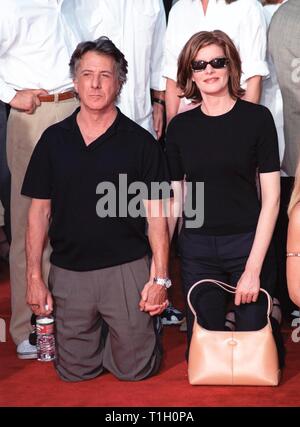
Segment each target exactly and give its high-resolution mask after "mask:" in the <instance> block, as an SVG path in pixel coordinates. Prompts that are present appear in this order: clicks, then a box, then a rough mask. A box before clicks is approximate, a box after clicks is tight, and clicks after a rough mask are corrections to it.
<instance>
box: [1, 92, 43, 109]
mask: <svg viewBox="0 0 300 427" xmlns="http://www.w3.org/2000/svg"><path fill="white" fill-rule="evenodd" d="M40 95H49V93H48V92H47V91H46V90H44V89H24V90H19V91H17V93H16V95H15V96H14V97H13V99H12V100H11V101H10V103H9V105H10V106H11V107H12V108H15V109H16V110H20V111H24V112H25V113H27V114H33V113H34V111H35V109H36V108H37V107H39V106H40V105H41V101H40V99H39V96H40Z"/></svg>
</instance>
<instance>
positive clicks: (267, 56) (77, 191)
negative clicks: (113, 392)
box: [0, 0, 300, 381]
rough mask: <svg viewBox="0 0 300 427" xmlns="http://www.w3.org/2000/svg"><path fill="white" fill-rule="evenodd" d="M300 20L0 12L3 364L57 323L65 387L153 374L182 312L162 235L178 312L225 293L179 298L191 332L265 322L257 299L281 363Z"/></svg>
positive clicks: (210, 1) (82, 5) (292, 294)
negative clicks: (6, 340)
mask: <svg viewBox="0 0 300 427" xmlns="http://www.w3.org/2000/svg"><path fill="white" fill-rule="evenodd" d="M299 19H300V4H299V1H298V0H286V1H284V0H278V1H276V0H275V1H274V0H269V1H267V0H266V1H265V2H264V5H262V4H261V2H260V1H258V0H177V1H173V2H172V1H164V2H163V1H162V0H114V1H110V0H88V1H87V0H47V1H46V2H38V1H32V0H11V1H10V2H8V3H7V5H6V6H5V8H4V9H3V13H2V14H1V15H0V39H1V40H2V43H1V44H0V100H1V104H0V108H1V109H0V138H1V141H0V200H1V202H2V210H1V211H2V212H3V214H1V215H0V226H1V227H0V256H1V257H2V258H3V259H6V260H7V259H8V251H9V265H10V281H11V303H12V316H11V322H10V333H11V336H12V338H13V340H14V342H15V344H16V349H17V355H18V357H20V358H22V359H34V358H36V357H37V350H36V345H35V342H34V337H33V335H32V325H31V323H32V322H31V318H32V314H34V315H35V316H47V315H50V314H51V313H54V316H55V320H56V341H57V357H56V360H55V367H56V370H57V372H58V375H59V376H60V377H61V378H62V379H64V380H66V381H79V380H84V379H90V378H93V377H95V376H97V375H99V374H100V373H101V372H103V370H108V371H110V372H111V373H113V374H114V375H115V376H116V377H117V378H119V379H122V380H131V381H136V380H141V379H144V378H146V377H148V376H150V375H153V374H155V373H156V372H158V370H159V367H160V362H161V359H162V356H163V352H162V347H161V342H160V335H161V329H162V323H165V324H168V323H172V321H174V322H177V323H180V322H181V321H182V317H183V315H182V314H181V313H180V312H179V311H178V310H177V309H176V308H172V306H171V305H170V299H171V300H172V282H171V280H170V275H172V272H169V252H170V245H171V242H172V240H173V241H174V240H176V243H177V245H178V251H179V256H180V265H181V276H182V285H183V298H184V299H185V303H186V296H187V293H188V291H189V289H190V288H191V286H192V285H193V284H194V283H195V282H196V281H198V280H201V279H215V280H221V281H223V282H227V283H229V284H230V285H232V286H235V287H236V294H235V298H234V302H233V303H231V304H230V302H229V301H228V299H227V296H226V294H225V293H224V291H223V290H220V289H219V288H216V287H215V286H214V285H212V284H210V285H204V286H202V287H201V289H200V290H198V291H197V292H195V293H193V295H192V301H193V306H194V307H195V309H196V313H197V320H198V322H199V323H200V324H201V325H203V326H204V327H205V328H207V329H210V330H226V328H228V322H226V316H227V313H228V311H229V310H230V312H231V314H233V316H231V318H230V323H231V326H230V328H234V329H236V330H242V331H245V330H247V331H248V330H258V329H260V328H262V327H263V326H264V324H265V322H266V319H265V313H266V301H265V299H264V297H263V296H259V289H260V287H263V288H264V289H266V290H268V292H269V293H270V294H271V295H272V296H273V298H274V299H273V301H274V310H273V320H272V325H273V330H274V337H275V341H276V344H277V347H278V352H279V358H280V364H281V366H283V364H284V348H283V342H282V337H281V335H280V316H281V314H282V315H283V317H284V318H285V319H289V316H290V315H291V312H292V309H293V304H294V303H295V304H297V305H299V304H300V266H299V262H300V259H299V258H300V230H299V227H300V225H299V224H300V213H299V212H300V209H299V202H300V190H299V188H300V187H299V175H300V168H299V167H298V172H297V164H298V159H299V151H300V117H299V116H300V95H299V93H300V92H299V82H300V78H299V69H300V62H299V61H300V60H299V58H300V51H299V44H298V43H297V40H299V36H300V34H299V31H300V29H299V25H298V22H299ZM295 176H296V180H295V185H294V178H295ZM124 177H125V178H124ZM122 179H123V180H124V179H125V181H126V182H125V183H124V181H122ZM200 183H204V186H203V187H202V186H201V185H199V184H200ZM108 184H109V185H108ZM137 184H139V186H140V187H139V188H143V192H142V193H143V194H142V196H141V195H140V197H138V195H137V194H136V192H134V191H133V189H136V188H137V187H138V185H137ZM156 184H157V185H158V186H159V187H160V189H161V188H163V189H164V190H163V191H157V192H155V191H153V188H154V187H155V185H156ZM293 187H294V190H293V193H292V197H291V199H290V195H291V191H292V188H293ZM202 189H203V194H201V191H202ZM125 193H126V194H125ZM201 196H203V197H201ZM124 200H125V208H126V209H125V211H126V212H125V211H124V206H123V201H124ZM289 203H290V206H289V209H288V204H289ZM134 206H135V208H133V207H134ZM166 206H167V207H168V208H169V212H168V215H166ZM200 208H203V218H202V221H200V223H199V221H198V220H197V219H199V218H196V217H197V213H198V212H197V210H199V209H200ZM137 211H138V213H137ZM288 215H289V217H290V224H289V228H288ZM176 234H178V236H177V237H176V238H175V235H176ZM287 234H288V240H287ZM173 238H175V239H173ZM286 244H287V247H286ZM286 256H287V260H288V261H287V271H286ZM279 307H280V309H279ZM276 308H277V310H276ZM172 310H173V311H172ZM280 310H281V311H282V313H281V311H280ZM185 315H186V321H187V354H188V348H189V343H190V340H191V336H192V327H193V316H192V314H191V312H190V310H189V308H188V307H187V306H186V309H185ZM32 337H33V338H32ZM83 343H84V345H83Z"/></svg>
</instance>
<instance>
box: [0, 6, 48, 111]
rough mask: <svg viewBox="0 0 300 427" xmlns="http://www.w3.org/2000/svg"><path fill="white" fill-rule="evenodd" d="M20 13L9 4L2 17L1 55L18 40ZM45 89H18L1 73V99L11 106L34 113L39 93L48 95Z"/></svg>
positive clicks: (38, 103) (0, 34)
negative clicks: (8, 82) (10, 84)
mask: <svg viewBox="0 0 300 427" xmlns="http://www.w3.org/2000/svg"><path fill="white" fill-rule="evenodd" d="M19 15H20V14H19V13H17V11H14V6H13V5H9V6H8V8H7V10H6V11H5V13H1V17H0V40H1V43H0V56H5V55H6V54H7V52H8V51H9V50H10V49H11V48H12V47H13V45H14V43H16V42H17V37H19V36H20V35H19V31H20V30H19V19H18V16H19ZM47 94H48V92H47V91H45V90H44V89H35V90H34V89H33V90H31V89H26V90H19V91H16V90H15V89H14V88H12V87H11V86H9V85H8V84H7V83H6V81H5V80H4V77H3V75H2V74H1V73H0V99H1V101H3V102H5V103H7V104H9V105H10V106H11V107H13V108H16V109H18V110H21V111H24V112H26V113H28V114H32V113H33V112H34V110H35V108H36V107H37V106H39V105H40V100H39V98H38V95H47Z"/></svg>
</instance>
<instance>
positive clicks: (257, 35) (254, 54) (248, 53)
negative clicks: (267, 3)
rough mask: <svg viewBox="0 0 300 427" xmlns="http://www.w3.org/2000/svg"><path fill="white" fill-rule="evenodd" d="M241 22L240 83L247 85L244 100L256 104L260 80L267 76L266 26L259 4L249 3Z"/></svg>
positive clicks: (259, 92) (258, 98) (259, 91)
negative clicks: (241, 72)
mask: <svg viewBox="0 0 300 427" xmlns="http://www.w3.org/2000/svg"><path fill="white" fill-rule="evenodd" d="M246 12H247V13H245V14H244V19H243V20H242V22H241V29H242V30H241V33H240V45H239V52H240V56H241V60H242V70H243V74H242V81H243V82H245V81H246V84H247V88H246V94H245V96H244V99H245V100H247V101H250V102H254V103H258V102H259V100H260V95H261V79H262V77H268V76H269V69H268V65H267V61H266V51H267V24H266V20H265V17H264V13H263V10H262V6H261V5H260V4H259V2H249V3H248V9H247V10H246Z"/></svg>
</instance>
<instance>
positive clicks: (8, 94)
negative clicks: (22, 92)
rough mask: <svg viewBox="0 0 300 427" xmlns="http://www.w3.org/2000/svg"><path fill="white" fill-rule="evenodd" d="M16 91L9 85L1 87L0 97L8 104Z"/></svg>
mask: <svg viewBox="0 0 300 427" xmlns="http://www.w3.org/2000/svg"><path fill="white" fill-rule="evenodd" d="M16 93H17V92H16V91H15V89H13V88H11V87H9V86H6V87H3V88H2V90H1V91H0V99H1V101H3V102H5V103H6V104H9V103H10V101H11V100H12V99H13V98H14V97H15V95H16Z"/></svg>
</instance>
